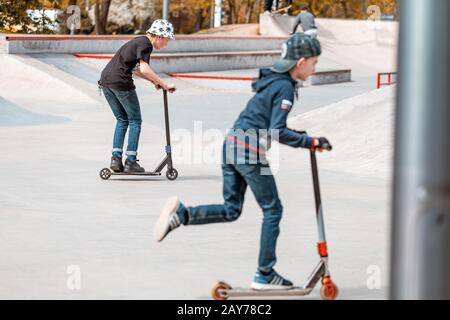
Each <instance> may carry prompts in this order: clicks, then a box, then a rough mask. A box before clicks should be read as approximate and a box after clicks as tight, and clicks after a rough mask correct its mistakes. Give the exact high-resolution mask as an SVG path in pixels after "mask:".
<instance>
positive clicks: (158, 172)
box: [100, 90, 178, 180]
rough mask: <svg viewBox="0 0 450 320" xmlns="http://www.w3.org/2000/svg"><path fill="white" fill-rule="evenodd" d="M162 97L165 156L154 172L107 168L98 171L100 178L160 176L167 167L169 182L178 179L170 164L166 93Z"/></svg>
mask: <svg viewBox="0 0 450 320" xmlns="http://www.w3.org/2000/svg"><path fill="white" fill-rule="evenodd" d="M163 96H164V119H165V128H166V142H167V145H166V156H165V158H164V159H163V160H162V161H161V163H160V164H159V165H158V166H157V167H156V169H155V171H146V172H114V171H112V170H111V169H109V168H103V169H102V170H100V178H102V179H103V180H108V179H109V178H110V177H111V176H160V175H161V171H162V170H163V169H164V167H165V166H167V171H166V177H167V179H169V180H175V179H176V178H177V177H178V171H177V170H176V169H175V168H174V167H173V163H172V147H171V145H170V128H169V108H168V106H167V91H166V90H163Z"/></svg>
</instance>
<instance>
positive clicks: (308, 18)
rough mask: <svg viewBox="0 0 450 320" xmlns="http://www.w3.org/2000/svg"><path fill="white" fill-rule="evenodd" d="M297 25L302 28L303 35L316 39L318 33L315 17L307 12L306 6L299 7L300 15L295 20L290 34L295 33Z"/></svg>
mask: <svg viewBox="0 0 450 320" xmlns="http://www.w3.org/2000/svg"><path fill="white" fill-rule="evenodd" d="M299 25H301V26H302V29H303V33H305V34H306V35H308V36H310V37H312V38H317V35H318V32H317V27H316V22H315V17H314V15H313V14H312V13H311V12H309V7H308V5H307V4H301V5H300V13H299V14H298V16H297V18H295V23H294V30H293V31H292V34H294V33H296V32H297V28H298V26H299Z"/></svg>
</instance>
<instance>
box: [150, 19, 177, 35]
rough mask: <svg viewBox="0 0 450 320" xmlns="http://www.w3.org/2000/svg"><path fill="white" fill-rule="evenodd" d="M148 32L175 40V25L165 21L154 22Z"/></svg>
mask: <svg viewBox="0 0 450 320" xmlns="http://www.w3.org/2000/svg"><path fill="white" fill-rule="evenodd" d="M147 32H148V33H151V34H154V35H156V36H160V37H163V38H170V39H175V37H174V36H173V25H172V24H171V23H170V22H169V21H167V20H164V19H157V20H155V21H153V23H152V26H151V27H150V29H148V30H147Z"/></svg>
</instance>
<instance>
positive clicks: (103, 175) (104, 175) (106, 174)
mask: <svg viewBox="0 0 450 320" xmlns="http://www.w3.org/2000/svg"><path fill="white" fill-rule="evenodd" d="M109 177H111V170H109V169H108V168H104V169H102V170H100V178H102V179H103V180H108V179H109Z"/></svg>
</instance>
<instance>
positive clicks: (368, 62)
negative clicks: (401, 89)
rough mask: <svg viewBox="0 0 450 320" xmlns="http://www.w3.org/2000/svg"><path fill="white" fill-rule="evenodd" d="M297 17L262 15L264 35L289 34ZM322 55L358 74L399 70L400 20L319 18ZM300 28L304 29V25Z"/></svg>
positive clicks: (317, 20) (261, 24)
mask: <svg viewBox="0 0 450 320" xmlns="http://www.w3.org/2000/svg"><path fill="white" fill-rule="evenodd" d="M294 19H295V17H291V16H280V15H277V16H266V15H261V16H260V33H261V34H262V35H264V36H277V37H279V36H288V35H289V33H290V32H292V30H293V25H294ZM316 24H317V27H318V29H319V40H320V42H321V44H322V47H323V54H322V59H324V58H325V59H327V60H328V61H334V62H335V63H337V64H340V65H344V66H345V67H347V68H350V69H352V71H353V72H356V73H357V74H358V73H359V74H361V73H365V74H367V73H371V74H373V73H377V72H392V71H396V70H397V63H396V54H397V41H398V23H397V22H390V21H377V22H373V21H365V20H340V19H320V18H318V19H316ZM297 31H302V30H301V27H299V29H298V30H297Z"/></svg>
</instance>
